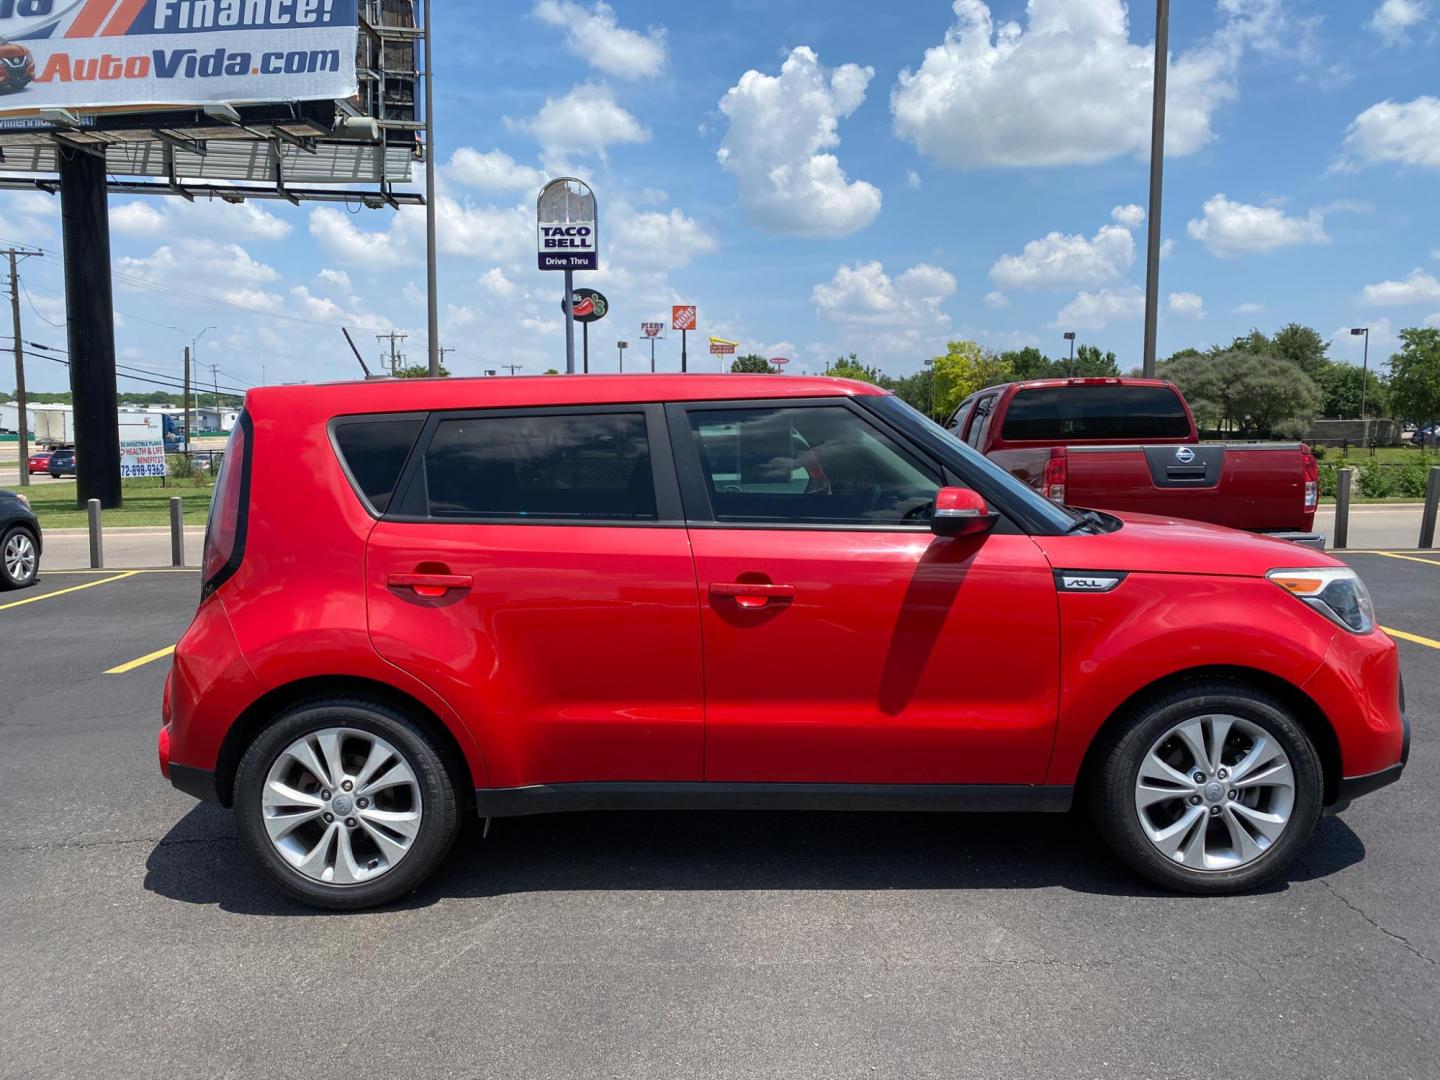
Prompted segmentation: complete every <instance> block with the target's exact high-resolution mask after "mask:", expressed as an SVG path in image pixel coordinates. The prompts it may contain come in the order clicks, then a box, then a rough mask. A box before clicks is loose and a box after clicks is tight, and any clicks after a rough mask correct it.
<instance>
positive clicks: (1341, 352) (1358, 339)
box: [1329, 318, 1400, 367]
mask: <svg viewBox="0 0 1440 1080" xmlns="http://www.w3.org/2000/svg"><path fill="white" fill-rule="evenodd" d="M1361 325H1368V326H1369V327H1370V364H1371V366H1372V367H1374V365H1375V364H1376V363H1377V362H1378V361H1377V360H1376V357H1377V356H1382V357H1383V356H1385V355H1386V354H1388V353H1390V352H1392V351H1393V350H1394V349H1395V348H1396V347H1397V346H1398V345H1399V344H1400V337H1399V335H1398V334H1396V333H1395V327H1394V326H1393V325H1392V324H1391V322H1390V320H1389V319H1385V318H1380V319H1370V320H1368V322H1367V321H1366V320H1364V319H1357V320H1354V321H1351V322H1347V323H1346V324H1345V325H1344V326H1337V327H1336V328H1335V329H1334V330H1333V331H1331V333H1330V338H1329V340H1330V351H1331V353H1332V354H1333V355H1334V356H1335V358H1336V359H1337V360H1345V361H1348V362H1349V363H1352V364H1359V363H1360V361H1361V360H1362V359H1364V356H1365V337H1364V335H1362V334H1351V333H1350V330H1351V328H1352V327H1356V326H1361Z"/></svg>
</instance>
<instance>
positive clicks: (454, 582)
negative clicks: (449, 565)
mask: <svg viewBox="0 0 1440 1080" xmlns="http://www.w3.org/2000/svg"><path fill="white" fill-rule="evenodd" d="M474 583H475V581H474V579H473V578H472V577H470V575H469V574H388V575H387V576H386V578H385V584H387V585H389V586H390V588H392V589H413V590H414V592H415V595H416V596H423V597H425V598H426V599H428V600H434V599H436V598H437V597H441V596H444V595H445V594H446V593H448V592H450V591H451V590H452V589H468V588H470V586H471V585H473V584H474Z"/></svg>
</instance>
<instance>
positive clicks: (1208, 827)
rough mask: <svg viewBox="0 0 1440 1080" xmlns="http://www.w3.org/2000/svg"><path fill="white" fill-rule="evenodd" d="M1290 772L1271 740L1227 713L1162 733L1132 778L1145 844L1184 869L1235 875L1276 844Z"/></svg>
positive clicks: (1290, 804) (1289, 796)
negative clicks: (1134, 777) (1233, 872)
mask: <svg viewBox="0 0 1440 1080" xmlns="http://www.w3.org/2000/svg"><path fill="white" fill-rule="evenodd" d="M1294 808H1295V773H1294V770H1293V769H1292V768H1291V765H1290V759H1289V758H1288V757H1287V756H1286V754H1285V751H1284V749H1283V748H1282V747H1281V746H1280V744H1279V742H1278V741H1277V740H1276V738H1275V737H1274V736H1273V735H1271V734H1270V733H1269V732H1267V731H1266V730H1265V729H1264V728H1262V727H1260V726H1259V725H1258V724H1256V723H1254V722H1252V721H1250V720H1246V719H1245V718H1243V717H1239V716H1231V715H1223V714H1217V715H1207V716H1195V717H1191V718H1189V719H1187V720H1184V721H1182V722H1181V723H1179V724H1176V725H1175V726H1174V727H1172V728H1170V730H1168V731H1167V732H1165V734H1163V735H1161V736H1160V738H1159V739H1157V740H1156V741H1155V742H1154V743H1153V744H1152V745H1151V747H1150V749H1149V751H1148V752H1147V753H1146V754H1145V757H1144V760H1143V761H1142V762H1141V764H1140V771H1139V775H1138V776H1137V777H1136V780H1135V811H1136V813H1137V814H1138V815H1139V818H1140V825H1141V828H1142V829H1143V831H1144V833H1145V835H1146V837H1147V838H1148V839H1149V841H1150V843H1151V844H1153V845H1154V846H1155V848H1156V850H1158V851H1159V852H1160V853H1161V854H1162V855H1164V856H1165V857H1166V858H1167V859H1170V860H1172V861H1174V862H1176V863H1178V864H1180V865H1181V866H1184V867H1186V868H1187V869H1190V870H1201V871H1205V870H1234V869H1237V868H1238V867H1242V866H1246V865H1248V864H1249V863H1252V862H1254V861H1255V860H1256V859H1259V858H1260V857H1261V856H1263V855H1264V854H1265V852H1266V851H1267V850H1269V848H1270V847H1271V846H1272V845H1273V844H1275V842H1276V841H1278V840H1279V839H1280V835H1281V833H1283V832H1284V831H1285V827H1286V826H1287V825H1288V824H1289V822H1290V816H1291V813H1292V811H1293V810H1294Z"/></svg>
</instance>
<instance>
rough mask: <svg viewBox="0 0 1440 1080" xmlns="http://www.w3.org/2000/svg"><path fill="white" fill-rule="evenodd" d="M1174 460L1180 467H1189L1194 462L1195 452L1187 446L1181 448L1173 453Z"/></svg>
mask: <svg viewBox="0 0 1440 1080" xmlns="http://www.w3.org/2000/svg"><path fill="white" fill-rule="evenodd" d="M1175 460H1176V461H1178V462H1180V464H1182V465H1189V464H1190V462H1192V461H1194V460H1195V451H1194V450H1191V449H1190V447H1188V446H1182V447H1180V448H1179V449H1178V450H1176V451H1175Z"/></svg>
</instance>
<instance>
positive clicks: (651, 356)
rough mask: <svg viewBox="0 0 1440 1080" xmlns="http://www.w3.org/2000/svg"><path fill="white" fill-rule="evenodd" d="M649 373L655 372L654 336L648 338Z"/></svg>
mask: <svg viewBox="0 0 1440 1080" xmlns="http://www.w3.org/2000/svg"><path fill="white" fill-rule="evenodd" d="M650 374H651V375H654V374H655V338H654V337H651V338H650Z"/></svg>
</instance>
